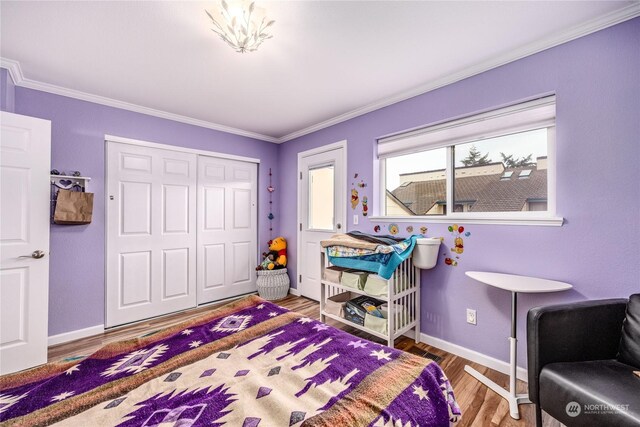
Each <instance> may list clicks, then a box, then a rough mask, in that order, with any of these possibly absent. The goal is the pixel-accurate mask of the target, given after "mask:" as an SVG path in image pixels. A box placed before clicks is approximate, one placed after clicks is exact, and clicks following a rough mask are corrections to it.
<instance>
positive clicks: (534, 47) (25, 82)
mask: <svg viewBox="0 0 640 427" xmlns="http://www.w3.org/2000/svg"><path fill="white" fill-rule="evenodd" d="M638 16H640V2H638V1H635V2H634V3H632V4H630V5H629V6H626V7H624V8H622V9H619V10H617V11H614V12H611V13H608V14H606V15H602V16H600V17H598V18H595V19H593V20H591V21H588V22H585V23H583V24H580V25H577V26H575V27H572V28H569V29H567V30H565V31H562V32H560V33H557V34H555V35H552V36H550V37H547V38H544V39H541V40H538V41H536V42H534V43H530V44H528V45H526V46H523V47H521V48H520V49H516V50H512V51H510V52H508V53H506V54H504V55H500V56H497V57H494V58H492V59H489V60H487V61H484V62H481V63H479V64H476V65H474V66H471V67H468V68H465V69H464V70H461V71H459V72H457V73H454V74H451V75H448V76H446V77H443V78H441V79H436V80H433V81H431V82H429V83H426V84H424V85H421V86H418V87H415V88H413V89H411V90H407V91H404V92H400V93H398V94H395V95H392V96H390V97H387V98H384V99H381V100H379V101H376V102H373V103H370V104H367V105H365V106H362V107H360V108H356V109H354V110H351V111H348V112H346V113H344V114H340V115H338V116H335V117H333V118H330V119H328V120H325V121H322V122H320V123H317V124H315V125H312V126H309V127H306V128H303V129H300V130H297V131H295V132H292V133H289V134H287V135H284V136H281V137H279V138H276V137H273V136H269V135H263V134H260V133H256V132H251V131H246V130H242V129H238V128H234V127H230V126H225V125H221V124H218V123H213V122H208V121H205V120H199V119H194V118H191V117H187V116H182V115H179V114H174V113H169V112H167V111H161V110H156V109H153V108H148V107H143V106H141V105H136V104H131V103H128V102H124V101H119V100H117V99H112V98H107V97H104V96H100V95H93V94H90V93H86V92H81V91H78V90H75V89H69V88H64V87H61V86H56V85H52V84H49V83H44V82H39V81H36V80H32V79H29V78H26V77H25V76H24V74H23V73H22V69H21V67H20V63H19V62H18V61H14V60H11V59H7V58H2V57H0V67H1V68H6V69H7V70H8V72H9V75H10V76H11V78H12V79H13V82H14V84H15V85H16V86H20V87H26V88H29V89H35V90H40V91H43V92H49V93H53V94H56V95H61V96H66V97H69V98H75V99H80V100H83V101H88V102H94V103H96V104H101V105H106V106H109V107H114V108H121V109H123V110H129V111H134V112H137V113H141V114H146V115H150V116H155V117H160V118H163V119H167V120H173V121H176V122H181V123H186V124H190V125H194V126H199V127H203V128H207V129H213V130H217V131H221V132H226V133H230V134H234V135H240V136H245V137H248V138H254V139H258V140H261V141H266V142H273V143H276V144H281V143H283V142H287V141H291V140H293V139H296V138H299V137H301V136H304V135H308V134H310V133H313V132H316V131H319V130H321V129H325V128H327V127H330V126H333V125H336V124H338V123H342V122H345V121H347V120H350V119H353V118H355V117H359V116H362V115H364V114H367V113H370V112H372V111H375V110H379V109H381V108H384V107H388V106H389V105H392V104H396V103H398V102H401V101H405V100H407V99H410V98H413V97H416V96H418V95H422V94H424V93H427V92H430V91H432V90H435V89H438V88H441V87H443V86H447V85H450V84H452V83H455V82H458V81H460V80H464V79H466V78H469V77H472V76H475V75H477V74H480V73H484V72H485V71H489V70H491V69H493V68H497V67H500V66H502V65H505V64H508V63H510V62H514V61H517V60H519V59H522V58H524V57H527V56H530V55H533V54H536V53H538V52H542V51H544V50H547V49H550V48H552V47H555V46H558V45H560V44H563V43H567V42H569V41H571V40H575V39H577V38H580V37H583V36H586V35H589V34H591V33H594V32H596V31H600V30H603V29H605V28H608V27H611V26H613V25H616V24H619V23H621V22H624V21H628V20H629V19H633V18H635V17H638Z"/></svg>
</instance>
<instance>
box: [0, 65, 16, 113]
mask: <svg viewBox="0 0 640 427" xmlns="http://www.w3.org/2000/svg"><path fill="white" fill-rule="evenodd" d="M15 94H16V87H15V85H14V83H13V79H12V78H11V76H10V75H9V72H8V71H7V70H6V69H4V68H0V110H2V111H8V112H10V113H13V111H14V109H15Z"/></svg>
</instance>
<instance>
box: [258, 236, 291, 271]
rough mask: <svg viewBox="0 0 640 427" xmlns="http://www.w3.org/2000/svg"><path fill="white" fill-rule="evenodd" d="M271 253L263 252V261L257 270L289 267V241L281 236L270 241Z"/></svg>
mask: <svg viewBox="0 0 640 427" xmlns="http://www.w3.org/2000/svg"><path fill="white" fill-rule="evenodd" d="M268 244H269V252H263V253H262V256H263V257H264V259H263V261H262V262H261V263H260V265H259V266H257V267H256V270H278V269H281V268H285V267H286V266H287V240H286V239H285V238H284V237H282V236H280V237H276V238H275V239H273V240H269V242H268Z"/></svg>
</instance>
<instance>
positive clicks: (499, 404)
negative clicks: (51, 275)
mask: <svg viewBox="0 0 640 427" xmlns="http://www.w3.org/2000/svg"><path fill="white" fill-rule="evenodd" d="M277 303H278V304H279V305H281V306H283V307H286V308H288V309H290V310H294V311H297V312H299V313H303V314H305V315H306V316H309V317H313V318H315V319H318V318H319V304H318V303H317V302H315V301H312V300H309V299H307V298H303V297H297V296H293V295H289V296H287V297H286V298H285V299H283V300H281V301H278V302H277ZM219 305H221V304H213V305H209V306H205V307H199V308H197V309H192V310H188V311H185V312H179V313H174V314H171V315H167V316H163V317H160V318H155V319H151V320H147V321H143V322H139V323H136V324H133V325H127V326H123V327H120V328H115V329H111V330H109V331H107V332H105V333H104V334H101V335H96V336H93V337H90V338H86V339H82V340H78V341H73V342H69V343H65V344H60V345H56V346H52V347H50V348H49V362H54V361H60V360H63V359H65V358H68V357H74V356H86V355H89V354H91V353H93V352H94V351H96V350H98V349H99V348H100V347H102V346H103V345H105V344H107V343H109V342H113V341H118V340H122V339H127V338H134V337H138V336H141V335H144V334H146V333H149V332H152V331H154V330H158V329H162V328H164V327H167V326H170V325H173V324H176V323H179V322H182V321H184V320H187V319H190V318H192V317H197V316H200V315H201V314H203V313H204V312H206V311H207V310H210V309H212V308H215V307H217V306H219ZM327 323H328V324H330V325H332V326H335V327H337V328H340V329H343V330H345V331H347V332H349V333H352V334H354V335H357V336H361V337H364V338H367V339H369V340H372V341H376V342H380V343H383V341H382V340H380V339H378V338H376V337H373V336H371V335H368V334H366V333H364V332H361V331H359V330H357V329H355V328H351V327H349V326H346V325H343V324H342V323H339V322H335V321H333V320H330V319H328V322H327ZM395 347H396V348H399V349H402V350H405V351H409V352H412V353H421V352H423V351H427V352H429V353H432V354H433V355H436V356H439V357H440V358H441V359H440V360H439V361H438V363H439V364H440V366H441V367H442V369H443V370H444V372H445V373H446V374H447V376H448V377H449V380H450V381H451V384H452V386H453V390H454V392H455V396H456V399H457V401H458V403H459V404H460V407H461V408H462V414H463V415H462V419H461V420H460V422H459V423H458V425H459V426H460V427H467V426H474V427H476V426H477V427H484V426H501V427H507V426H509V427H515V426H519V427H523V426H535V411H534V407H533V405H520V416H521V418H520V420H514V419H513V418H511V416H510V415H509V407H508V405H507V403H506V401H505V400H504V399H502V398H500V397H499V396H498V395H497V394H496V393H494V392H493V391H491V390H489V389H488V388H487V387H486V386H484V385H483V384H481V383H480V382H478V381H476V380H475V378H473V377H471V376H470V375H469V374H467V373H466V372H464V366H465V365H471V366H472V367H474V368H475V369H477V370H478V371H479V372H480V373H482V374H484V375H486V376H487V377H489V378H490V379H492V380H493V381H495V382H496V383H498V384H499V385H501V386H506V385H507V382H508V377H507V375H505V374H502V373H500V372H497V371H494V370H493V369H489V368H487V367H485V366H482V365H479V364H477V363H473V362H471V361H469V360H467V359H464V358H461V357H458V356H455V355H453V354H450V353H447V352H446V351H443V350H440V349H438V348H436V347H431V346H429V345H426V344H423V343H419V344H415V342H414V341H413V340H412V339H409V338H406V337H403V338H399V339H397V340H396V342H395ZM517 387H518V393H525V392H526V390H527V385H526V383H524V382H522V381H518V383H517ZM543 424H544V427H559V426H561V424H560V423H558V422H557V421H556V420H554V419H553V418H551V417H549V416H547V415H546V414H543Z"/></svg>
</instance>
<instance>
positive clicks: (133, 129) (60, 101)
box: [3, 70, 279, 335]
mask: <svg viewBox="0 0 640 427" xmlns="http://www.w3.org/2000/svg"><path fill="white" fill-rule="evenodd" d="M3 71H5V70H3ZM15 112H16V113H18V114H23V115H26V116H33V117H40V118H43V119H47V120H51V129H52V135H51V138H52V140H51V143H52V149H51V157H52V158H51V167H52V168H56V169H58V170H60V171H67V172H69V171H74V170H79V171H81V172H82V174H83V175H86V176H89V177H91V182H90V191H92V192H94V193H95V198H94V204H95V205H94V216H93V222H92V223H91V224H89V225H86V226H61V225H51V262H50V266H51V267H50V284H49V289H50V291H49V292H50V293H49V295H50V297H49V335H56V334H60V333H63V332H68V331H73V330H77V329H82V328H87V327H90V326H95V325H100V324H103V323H104V306H105V303H104V292H105V288H104V281H105V275H104V267H105V262H104V260H105V237H104V236H105V209H104V208H105V206H104V197H105V196H104V190H105V182H104V176H105V158H104V152H105V143H104V136H105V134H109V135H117V136H122V137H127V138H133V139H139V140H145V141H153V142H157V143H162V144H170V145H178V146H182V147H189V148H196V149H201V150H210V151H216V152H221V153H227V154H236V155H240V156H247V157H253V158H259V159H260V160H261V163H260V165H259V166H258V169H259V172H258V174H259V175H258V176H259V186H258V188H259V189H258V245H259V247H260V248H261V249H264V248H263V246H265V245H266V242H267V241H268V240H269V238H270V236H269V223H268V220H267V219H266V218H267V214H268V212H269V202H268V197H267V191H266V187H267V185H268V184H267V183H268V182H269V176H268V173H269V168H273V173H274V180H276V182H277V179H278V169H277V167H276V166H277V158H278V157H277V156H278V145H276V144H272V143H269V142H264V141H258V140H254V139H251V138H246V137H242V136H237V135H231V134H228V133H224V132H219V131H215V130H211V129H205V128H201V127H197V126H192V125H187V124H183V123H178V122H174V121H171V120H165V119H160V118H157V117H152V116H147V115H144V114H138V113H134V112H131V111H126V110H121V109H117V108H112V107H106V106H103V105H99V104H94V103H90V102H85V101H79V100H76V99H72V98H67V97H63V96H58V95H53V94H50V93H45V92H40V91H35V90H31V89H26V88H21V87H17V88H16V109H15ZM278 196H279V192H278V191H276V192H274V214H275V215H276V221H274V233H276V232H277V219H278V217H279V214H278V209H277V208H278V206H279V203H278Z"/></svg>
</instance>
